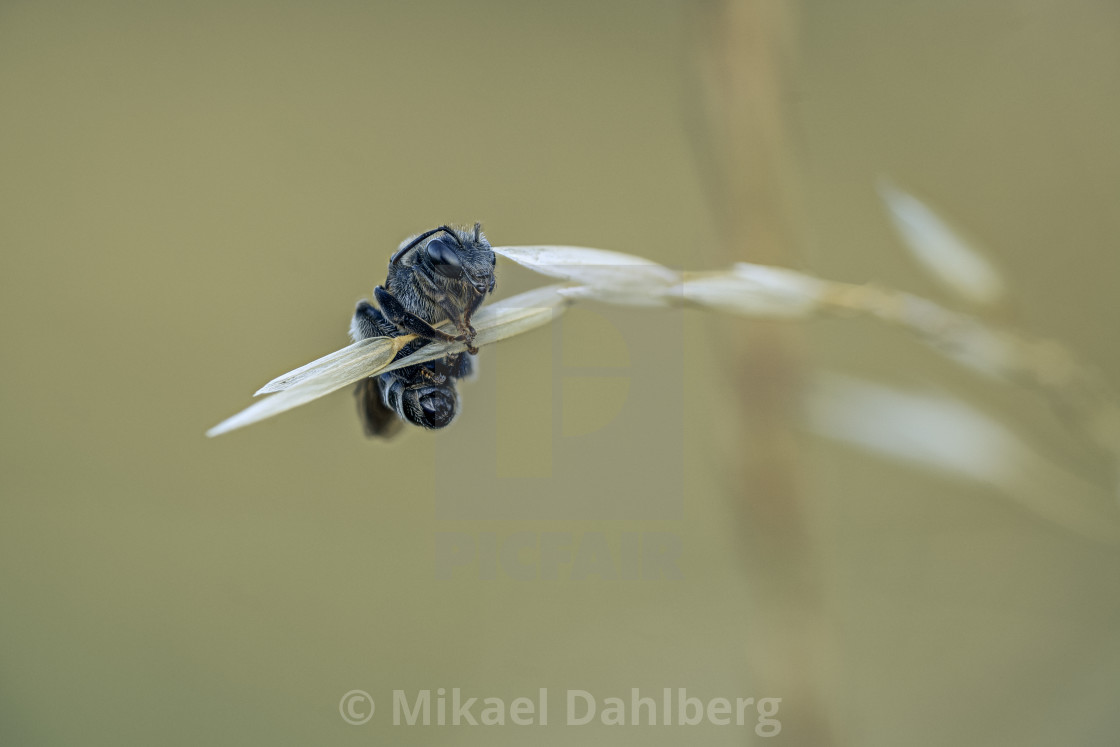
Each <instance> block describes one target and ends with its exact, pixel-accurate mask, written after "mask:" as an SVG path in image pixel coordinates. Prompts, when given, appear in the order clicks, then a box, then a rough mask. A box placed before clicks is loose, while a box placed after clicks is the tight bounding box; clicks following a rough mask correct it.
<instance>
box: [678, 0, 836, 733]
mask: <svg viewBox="0 0 1120 747" xmlns="http://www.w3.org/2000/svg"><path fill="white" fill-rule="evenodd" d="M692 12H693V17H692V19H691V21H692V23H691V24H690V27H691V29H692V32H693V33H692V38H691V47H692V52H693V60H694V63H695V73H696V77H695V80H694V81H690V87H691V88H693V90H695V92H696V94H697V97H698V98H697V100H695V101H689V102H686V107H685V109H686V111H689V112H690V113H694V114H698V115H699V119H698V121H694V122H693V123H692V124H693V134H694V142H695V143H696V146H697V148H696V150H697V154H698V157H699V159H700V163H701V166H702V168H703V170H704V171H705V172H706V173H705V174H704V177H705V178H706V179H707V182H708V183H707V187H708V194H709V196H710V198H711V200H712V203H713V206H714V208H715V210H716V211H717V215H718V216H719V219H720V221H721V224H722V225H721V228H722V234H723V237H724V250H725V252H726V254H727V255H728V256H729V257H730V258H734V259H740V260H749V261H751V262H754V263H760V264H766V265H778V266H781V265H790V264H792V262H791V258H792V257H794V256H796V254H797V247H798V245H799V243H800V242H799V238H798V236H797V230H796V227H797V226H798V225H799V221H798V215H799V212H800V210H799V201H798V197H797V194H798V188H797V168H796V166H795V162H794V157H793V152H792V148H791V147H790V143H789V138H788V133H789V132H790V131H791V129H790V128H789V126H788V122H787V117H786V114H785V111H784V97H785V91H786V90H787V87H788V82H789V80H790V78H791V76H792V75H794V65H793V62H794V60H795V57H796V50H797V30H798V29H797V26H798V18H797V5H796V3H792V2H785V1H783V0H710V1H709V2H704V3H701V4H698V5H696V6H693V8H692ZM721 340H722V341H726V340H738V341H739V345H738V347H737V349H734V350H728V351H727V356H728V359H729V360H728V362H727V363H728V365H727V366H726V367H725V368H726V370H729V371H732V372H734V374H735V378H734V380H733V381H732V382H731V386H732V387H733V390H734V392H735V393H736V394H737V397H738V402H739V412H740V415H741V417H740V418H739V421H740V422H741V423H742V424H743V428H744V429H745V433H744V439H743V441H742V445H741V451H740V452H739V453H735V454H729V455H727V456H728V459H729V461H730V460H735V462H732V463H731V464H729V465H728V469H729V470H738V475H737V477H738V479H733V480H730V481H729V482H728V484H731V485H736V486H738V487H739V489H740V492H739V494H738V495H737V496H735V499H736V508H737V511H738V514H739V516H740V535H741V537H742V539H743V542H742V546H743V551H744V553H745V557H746V563H747V567H748V574H747V576H748V578H749V579H751V581H752V582H753V583H754V584H755V594H756V609H757V615H756V616H755V617H754V618H753V619H752V620H750V621H749V625H747V626H745V634H746V647H747V648H746V652H747V660H748V661H749V662H750V667H751V669H752V671H751V675H752V677H754V678H755V679H757V688H758V691H759V692H766V693H770V694H773V695H774V696H780V697H782V698H784V701H783V708H785V709H786V714H787V716H786V718H787V721H786V723H787V724H788V728H787V729H786V730H784V733H783V738H784V739H785V740H787V742H788V743H790V744H805V745H815V746H816V747H823V746H826V745H830V744H835V743H837V742H838V741H841V740H840V739H839V736H838V734H839V732H840V725H839V723H838V717H839V713H840V709H839V708H838V704H837V703H836V702H835V701H834V700H833V699H831V698H829V697H828V696H827V693H835V692H842V688H837V687H835V686H834V685H835V684H836V683H837V678H836V673H837V672H838V671H839V669H838V667H837V666H836V662H835V661H834V657H836V656H837V655H838V652H839V647H838V646H837V645H836V638H837V636H836V634H835V628H834V626H835V622H834V618H833V617H832V616H831V615H830V614H829V611H828V608H827V602H826V596H825V593H824V589H823V585H822V575H821V569H820V560H819V558H818V557H817V555H816V552H815V543H814V541H813V537H812V534H811V531H810V528H809V526H808V524H807V522H806V517H805V511H804V506H803V500H802V494H801V486H800V483H799V478H798V475H799V454H798V446H797V439H796V438H795V434H794V427H795V423H796V422H797V421H798V415H799V402H800V399H801V388H802V380H803V358H804V352H803V346H802V340H801V333H800V331H799V330H798V329H797V328H796V326H795V325H788V324H782V323H781V322H780V321H779V322H767V321H753V322H751V323H750V324H749V326H748V327H747V329H746V330H745V332H744V333H741V334H738V335H733V336H721ZM716 349H717V350H719V349H723V344H722V343H721V344H719V345H717V347H716ZM736 462H737V464H736Z"/></svg>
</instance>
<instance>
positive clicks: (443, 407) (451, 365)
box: [350, 223, 497, 437]
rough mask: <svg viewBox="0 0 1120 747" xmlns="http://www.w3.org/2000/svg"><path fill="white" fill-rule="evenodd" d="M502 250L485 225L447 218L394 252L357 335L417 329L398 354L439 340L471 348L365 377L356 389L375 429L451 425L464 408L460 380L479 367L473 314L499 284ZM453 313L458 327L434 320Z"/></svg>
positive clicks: (361, 308) (367, 424)
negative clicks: (451, 222)
mask: <svg viewBox="0 0 1120 747" xmlns="http://www.w3.org/2000/svg"><path fill="white" fill-rule="evenodd" d="M496 261H497V260H496V257H495V255H494V252H493V250H492V249H491V248H490V242H489V241H487V240H486V236H485V235H484V234H483V233H482V226H481V225H480V224H478V223H475V224H474V229H473V231H472V230H470V229H465V228H453V227H450V226H440V227H439V228H433V229H432V230H431V231H425V232H424V233H422V234H419V235H417V236H413V237H411V238H409V239H406V240H405V241H404V242H403V243H401V245H400V247H399V248H398V249H397V251H396V252H395V253H394V254H393V256H392V257H391V258H390V259H389V273H388V276H387V277H386V279H385V285H384V286H380V285H379V286H377V287H376V288H374V289H373V296H374V300H376V301H377V306H378V307H379V308H375V307H374V306H372V305H371V304H370V303H369V302H367V301H361V302H359V303H358V307H357V309H356V310H355V311H354V317H353V319H352V320H351V323H350V337H351V338H352V339H353V340H354V341H355V342H357V341H359V340H364V339H367V338H370V337H399V336H401V335H406V334H415V335H417V336H418V337H417V339H416V340H413V341H412V342H410V343H408V344H407V345H405V346H404V347H403V348H402V349H401V350H400V352H398V353H397V355H396V356H395V357H394V360H397V359H400V358H403V357H405V356H407V355H411V354H412V353H414V352H416V351H417V350H419V349H420V348H422V347H424V346H425V345H427V344H428V343H429V342H431V341H441V342H465V343H466V344H467V353H468V354H467V355H464V354H463V353H452V354H450V355H447V356H444V357H443V358H440V359H437V360H434V361H428V362H427V363H421V364H417V365H415V366H407V367H405V368H401V369H397V370H395V371H390V372H388V373H385V374H378V375H374V376H371V377H369V378H367V379H363V380H362V381H360V382H358V384H357V386H356V388H355V390H354V395H355V398H356V399H357V404H358V415H359V418H360V419H361V421H362V425H363V428H364V430H365V433H366V435H367V436H382V437H389V436H392V435H394V434H396V433H397V432H398V431H399V430H400V427H401V425H402V422H408V423H412V424H413V425H419V426H421V427H423V428H429V429H436V428H444V427H446V426H448V425H450V424H451V422H452V421H453V420H454V419H455V416H456V415H457V414H458V411H459V396H458V392H457V391H456V389H455V381H456V380H457V379H462V378H465V377H468V376H470V375H471V374H472V373H473V371H474V363H473V360H472V356H474V355H475V354H477V353H478V348H476V347H475V346H474V338H475V329H474V327H472V326H471V323H470V322H471V317H472V316H473V315H474V312H475V311H477V310H478V307H479V306H481V305H482V301H483V299H484V298H485V297H486V295H487V294H489V293H492V292H493V291H494V282H495V278H494V266H495V264H496ZM443 319H448V320H450V321H451V322H452V323H453V324H454V325H455V329H456V331H457V332H458V334H457V335H452V334H449V333H447V332H444V331H443V330H440V329H437V328H436V327H435V326H434V325H435V324H436V323H438V322H440V321H442V320H443Z"/></svg>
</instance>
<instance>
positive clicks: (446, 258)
mask: <svg viewBox="0 0 1120 747" xmlns="http://www.w3.org/2000/svg"><path fill="white" fill-rule="evenodd" d="M426 251H427V253H428V259H429V260H431V263H432V267H434V268H435V270H436V272H438V273H439V274H440V275H444V276H445V277H449V278H457V277H459V275H460V274H462V272H463V268H462V266H461V265H460V264H459V255H458V254H456V253H455V247H454V246H453V245H452V243H451V241H450V240H448V239H446V238H444V237H442V236H441V237H439V238H436V239H432V240H431V241H429V242H428V247H427V250H426Z"/></svg>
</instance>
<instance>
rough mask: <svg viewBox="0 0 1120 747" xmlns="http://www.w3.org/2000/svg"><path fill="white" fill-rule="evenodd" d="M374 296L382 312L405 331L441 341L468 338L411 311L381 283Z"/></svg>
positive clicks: (456, 340)
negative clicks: (449, 331)
mask: <svg viewBox="0 0 1120 747" xmlns="http://www.w3.org/2000/svg"><path fill="white" fill-rule="evenodd" d="M373 297H374V298H375V299H377V305H378V306H380V307H381V313H382V314H384V315H385V318H386V319H388V320H389V321H390V322H392V323H393V324H395V325H396V326H397V327H398V328H399V329H400V330H401V331H403V332H406V333H411V334H414V335H419V336H420V337H423V338H424V339H426V340H437V341H439V342H462V341H463V340H465V339H466V337H464V336H463V335H460V336H458V337H455V336H453V335H449V334H447V333H446V332H444V331H443V330H440V329H436V328H435V327H433V326H432V325H430V324H428V323H427V322H425V321H424V320H423V319H421V318H420V317H418V316H416V315H415V314H412V313H410V312H409V311H408V309H406V308H405V307H404V306H402V305H401V302H400V301H398V300H397V299H396V298H395V297H394V296H393V294H392V293H390V292H389V291H387V290H385V289H384V288H382V287H381V286H380V285H379V286H377V287H376V288H374V289H373Z"/></svg>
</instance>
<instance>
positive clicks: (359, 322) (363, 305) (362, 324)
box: [350, 301, 397, 342]
mask: <svg viewBox="0 0 1120 747" xmlns="http://www.w3.org/2000/svg"><path fill="white" fill-rule="evenodd" d="M396 334H397V328H396V327H395V326H394V325H392V324H390V323H389V321H388V320H387V319H386V318H385V317H384V315H382V313H381V312H380V311H378V310H377V309H375V308H374V307H373V306H371V305H370V303H369V301H359V302H358V308H356V309H354V318H353V319H351V320H350V339H351V340H353V341H354V342H358V341H359V340H368V339H369V338H371V337H393V336H395V335H396Z"/></svg>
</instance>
